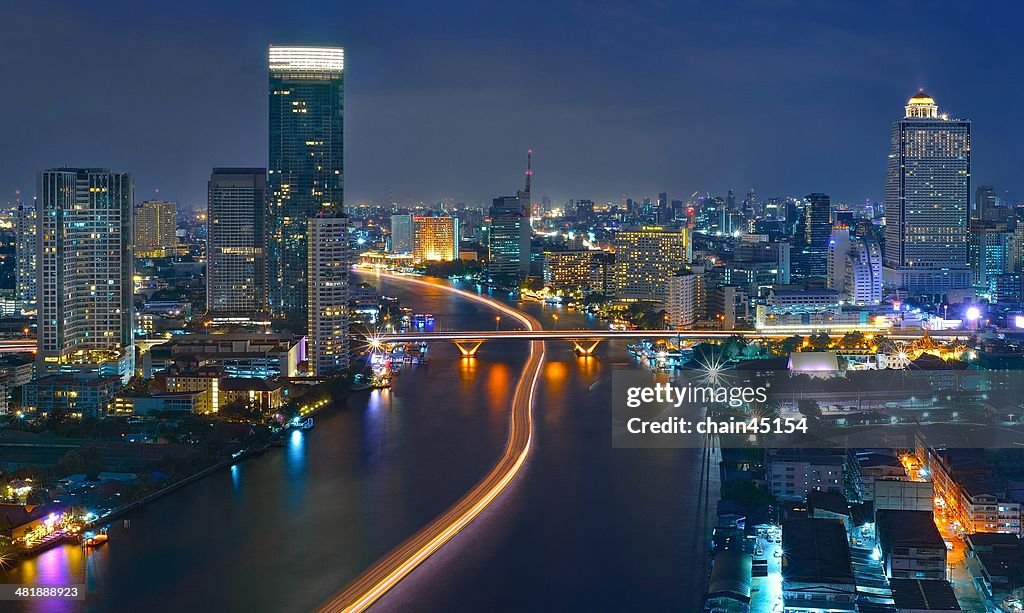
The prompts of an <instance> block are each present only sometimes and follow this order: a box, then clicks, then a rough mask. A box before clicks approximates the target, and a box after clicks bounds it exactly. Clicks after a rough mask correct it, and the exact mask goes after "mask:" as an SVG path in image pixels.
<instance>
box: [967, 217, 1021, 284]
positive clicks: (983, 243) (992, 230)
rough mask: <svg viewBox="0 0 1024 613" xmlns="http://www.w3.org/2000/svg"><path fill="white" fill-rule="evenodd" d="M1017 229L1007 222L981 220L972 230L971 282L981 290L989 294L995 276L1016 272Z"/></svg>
mask: <svg viewBox="0 0 1024 613" xmlns="http://www.w3.org/2000/svg"><path fill="white" fill-rule="evenodd" d="M1014 234H1015V233H1014V232H1012V231H1010V230H1009V229H1007V226H1006V224H998V223H993V222H988V221H979V222H978V223H977V224H975V225H974V226H973V227H971V228H970V231H969V245H968V253H969V258H968V260H969V263H970V266H971V284H972V285H973V286H974V288H975V289H976V290H978V291H979V292H980V293H990V292H992V290H993V287H994V278H993V277H994V276H995V275H1001V274H1004V273H1008V272H1013V266H1014V264H1015V258H1014V255H1013V249H1014Z"/></svg>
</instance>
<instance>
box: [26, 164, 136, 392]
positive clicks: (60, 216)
mask: <svg viewBox="0 0 1024 613" xmlns="http://www.w3.org/2000/svg"><path fill="white" fill-rule="evenodd" d="M133 191H134V186H133V184H132V177H131V175H129V174H127V173H120V172H111V171H109V170H107V169H105V168H54V169H51V170H46V171H43V172H41V173H39V183H38V193H39V196H38V200H37V206H38V207H39V208H38V211H39V221H38V224H37V228H38V232H39V250H38V254H39V260H38V277H37V279H38V280H37V293H38V308H39V340H38V346H39V351H38V353H37V356H36V358H37V361H38V365H39V367H40V368H39V370H40V372H53V371H57V370H61V369H64V368H65V367H68V366H70V367H74V366H75V365H82V366H87V365H100V366H103V365H108V364H112V363H116V364H117V366H116V372H117V374H119V375H121V376H122V377H123V378H124V380H127V377H128V376H130V375H131V371H132V368H133V365H134V359H135V343H134V340H133V330H132V324H133V322H132V213H133V210H132V200H133ZM110 370H111V371H115V370H114V369H113V368H112V369H110Z"/></svg>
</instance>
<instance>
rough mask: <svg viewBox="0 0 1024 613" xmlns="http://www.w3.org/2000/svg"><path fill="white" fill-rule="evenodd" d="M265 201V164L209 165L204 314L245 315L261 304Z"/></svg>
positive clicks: (264, 291)
mask: <svg viewBox="0 0 1024 613" xmlns="http://www.w3.org/2000/svg"><path fill="white" fill-rule="evenodd" d="M266 205H267V171H266V169H264V168H214V169H213V173H212V174H211V175H210V182H209V183H208V184H207V209H206V211H207V213H206V226H207V239H206V240H207V249H206V308H207V310H208V311H209V312H210V313H212V314H217V315H232V316H251V315H253V314H255V313H257V312H260V311H263V310H264V309H266V300H267V281H266V274H267V269H266V265H267V262H266Z"/></svg>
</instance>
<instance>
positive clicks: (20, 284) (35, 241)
mask: <svg viewBox="0 0 1024 613" xmlns="http://www.w3.org/2000/svg"><path fill="white" fill-rule="evenodd" d="M14 223H15V234H16V236H15V245H14V250H15V267H16V270H15V275H16V279H15V291H14V298H15V300H17V301H18V306H20V307H21V308H32V307H34V306H35V304H36V277H37V274H38V267H37V266H36V263H37V262H38V257H39V253H38V251H39V232H38V229H37V227H36V226H37V225H38V216H37V215H36V205H35V203H32V204H20V205H18V210H17V211H15V215H14Z"/></svg>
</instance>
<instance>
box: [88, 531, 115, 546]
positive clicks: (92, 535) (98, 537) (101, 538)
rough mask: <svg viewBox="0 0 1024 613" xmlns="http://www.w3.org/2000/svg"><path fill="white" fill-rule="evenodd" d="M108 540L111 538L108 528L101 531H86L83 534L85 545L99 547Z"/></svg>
mask: <svg viewBox="0 0 1024 613" xmlns="http://www.w3.org/2000/svg"><path fill="white" fill-rule="evenodd" d="M108 540H110V537H108V536H107V530H106V528H104V529H103V530H100V531H99V532H85V533H83V534H82V545H83V546H84V547H99V546H100V545H102V544H103V543H106V542H107V541H108Z"/></svg>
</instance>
